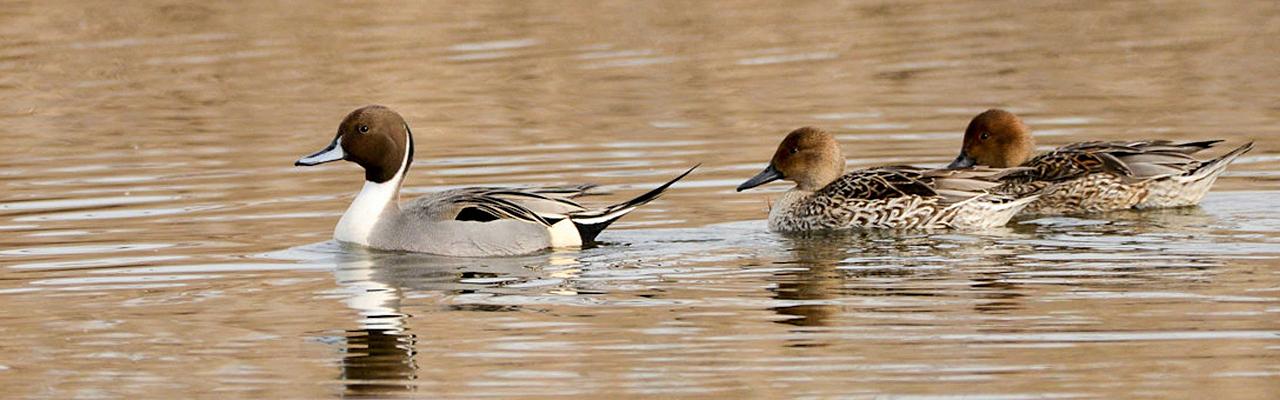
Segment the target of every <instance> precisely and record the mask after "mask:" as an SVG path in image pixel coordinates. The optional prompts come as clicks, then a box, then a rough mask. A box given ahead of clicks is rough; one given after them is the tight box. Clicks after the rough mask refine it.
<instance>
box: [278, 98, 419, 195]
mask: <svg viewBox="0 0 1280 400" xmlns="http://www.w3.org/2000/svg"><path fill="white" fill-rule="evenodd" d="M338 160H347V161H351V162H353V163H356V164H358V165H360V166H361V167H363V168H364V179H365V180H366V181H369V182H374V183H383V182H386V181H389V180H391V179H392V178H394V177H395V176H396V174H397V173H401V172H402V170H405V171H407V170H408V169H409V164H410V163H411V162H412V161H413V136H412V133H410V132H409V124H407V123H405V122H404V118H402V117H400V114H397V113H396V112H395V111H391V109H390V108H386V107H383V106H377V105H373V106H365V107H361V108H359V109H356V110H355V111H352V112H351V113H350V114H347V117H346V118H343V119H342V123H341V124H338V134H337V135H335V136H334V137H333V141H332V142H330V143H329V146H328V147H325V148H324V149H323V150H320V151H318V152H315V153H314V154H311V155H309V156H306V157H303V158H301V159H299V160H298V161H296V162H294V163H293V164H294V165H299V166H312V165H319V164H324V163H327V162H331V161H338ZM401 176H403V175H401Z"/></svg>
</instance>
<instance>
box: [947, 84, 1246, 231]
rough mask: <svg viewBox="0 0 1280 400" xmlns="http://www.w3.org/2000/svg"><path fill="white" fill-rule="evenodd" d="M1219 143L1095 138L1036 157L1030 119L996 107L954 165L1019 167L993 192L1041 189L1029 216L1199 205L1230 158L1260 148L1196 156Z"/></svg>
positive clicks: (976, 126) (974, 128) (971, 133)
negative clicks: (1024, 120) (1026, 121)
mask: <svg viewBox="0 0 1280 400" xmlns="http://www.w3.org/2000/svg"><path fill="white" fill-rule="evenodd" d="M1218 142H1220V140H1202V141H1191V142H1183V143H1177V142H1172V141H1169V140H1161V139H1154V140H1120V141H1087V142H1077V143H1072V144H1068V145H1065V146H1061V147H1058V148H1055V149H1053V150H1050V151H1048V152H1045V153H1043V154H1039V155H1036V156H1035V157H1034V158H1033V157H1032V153H1033V151H1034V148H1035V143H1034V141H1033V140H1032V138H1031V133H1030V131H1029V130H1028V129H1027V126H1026V125H1025V124H1023V123H1022V120H1020V119H1018V117H1017V116H1016V115H1013V113H1010V112H1008V111H1004V110H999V109H992V110H987V111H986V112H983V113H981V114H978V116H976V117H974V118H973V120H972V121H970V122H969V126H968V128H967V129H965V133H964V142H963V144H962V148H961V150H960V155H959V156H957V157H956V159H955V161H953V162H952V163H951V165H949V166H948V167H949V168H953V169H964V168H968V167H972V166H978V165H980V166H986V167H994V168H1012V169H1011V170H1009V172H1008V173H1007V174H1004V175H1002V178H1001V181H1002V182H1003V183H1002V184H1001V185H1000V186H998V187H995V188H993V189H992V191H994V192H998V193H1004V194H1028V193H1039V194H1040V198H1039V200H1037V201H1036V202H1034V203H1032V204H1031V205H1029V206H1027V208H1026V209H1024V212H1025V213H1027V214H1040V215H1043V214H1080V213H1096V212H1106V211H1114V210H1123V209H1129V208H1162V207H1182V206H1189V205H1194V204H1196V203H1199V202H1200V199H1201V198H1202V197H1204V195H1205V193H1207V192H1208V191H1209V187H1210V186H1211V185H1213V182H1214V181H1215V180H1216V179H1217V177H1218V175H1219V174H1221V173H1222V171H1224V170H1225V169H1226V166H1227V164H1229V163H1231V161H1232V160H1234V159H1235V158H1236V157H1238V156H1239V155H1241V154H1244V153H1245V152H1248V151H1249V149H1251V148H1253V145H1252V143H1246V144H1245V145H1243V146H1241V147H1239V148H1236V149H1235V150H1233V151H1231V152H1229V153H1227V154H1226V155H1224V156H1221V157H1219V158H1217V159H1212V160H1198V159H1196V158H1194V157H1192V156H1191V155H1192V154H1194V153H1196V152H1199V151H1202V150H1205V149H1208V148H1210V147H1212V146H1213V145H1215V144H1217V143H1218ZM1014 167H1018V168H1014Z"/></svg>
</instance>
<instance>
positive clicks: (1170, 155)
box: [1008, 140, 1221, 181]
mask: <svg viewBox="0 0 1280 400" xmlns="http://www.w3.org/2000/svg"><path fill="white" fill-rule="evenodd" d="M1219 142H1221V141H1220V140H1206V141H1198V142H1184V143H1175V142H1171V141H1168V140H1141V141H1112V142H1080V143H1073V144H1070V145H1066V146H1063V147H1059V148H1057V149H1055V150H1054V151H1051V152H1048V153H1045V154H1041V155H1039V156H1036V157H1035V158H1033V159H1031V160H1030V161H1028V162H1027V163H1026V164H1025V166H1027V167H1030V168H1031V169H1030V170H1029V171H1028V172H1025V173H1021V174H1015V175H1010V176H1009V177H1008V179H1010V180H1022V181H1031V180H1038V181H1063V180H1069V179H1075V178H1079V177H1082V176H1085V175H1088V174H1094V173H1101V172H1109V173H1112V174H1115V175H1117V176H1120V177H1121V178H1124V179H1127V180H1135V181H1141V180H1149V179H1156V178H1162V177H1167V176H1174V175H1181V174H1186V173H1189V172H1190V171H1194V170H1195V169H1196V168H1199V166H1200V161H1198V160H1196V159H1195V158H1193V157H1191V154H1195V153H1196V152H1199V151H1201V150H1204V149H1207V148H1210V147H1213V146H1214V145H1215V144H1217V143H1219Z"/></svg>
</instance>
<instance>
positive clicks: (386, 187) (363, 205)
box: [333, 126, 413, 246]
mask: <svg viewBox="0 0 1280 400" xmlns="http://www.w3.org/2000/svg"><path fill="white" fill-rule="evenodd" d="M405 128H406V130H405V132H406V133H407V132H408V127H407V126H406V127H405ZM407 143H408V145H407V146H405V150H404V156H403V157H402V158H401V160H400V169H399V170H398V171H396V174H395V175H394V176H392V177H391V179H389V180H387V181H385V182H374V181H364V187H363V188H361V189H360V193H359V194H357V195H356V198H355V200H352V201H351V206H350V207H347V212H345V213H343V214H342V218H341V219H339V220H338V226H337V227H336V228H334V229H333V238H334V239H337V240H339V241H343V242H348V243H355V244H359V245H364V246H369V242H370V239H371V238H372V236H373V233H374V228H375V227H376V226H377V225H378V223H379V222H382V221H391V220H393V219H395V218H396V217H397V215H398V214H399V213H400V184H401V183H403V182H404V175H405V173H406V172H408V171H409V163H410V162H412V160H413V135H412V134H409V138H408V141H407Z"/></svg>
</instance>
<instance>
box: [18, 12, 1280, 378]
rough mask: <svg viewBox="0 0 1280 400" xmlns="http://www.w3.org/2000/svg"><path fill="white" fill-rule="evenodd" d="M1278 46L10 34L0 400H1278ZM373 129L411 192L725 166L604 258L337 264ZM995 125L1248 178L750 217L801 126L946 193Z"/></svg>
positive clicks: (233, 30)
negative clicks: (865, 215) (944, 223)
mask: <svg viewBox="0 0 1280 400" xmlns="http://www.w3.org/2000/svg"><path fill="white" fill-rule="evenodd" d="M1277 38H1280V5H1278V3H1276V2H1274V1H1257V2H1234V3H1230V4H1223V3H1221V2H1191V1H1169V2H1154V3H1148V2H1142V3H1132V4H1112V3H1109V2H1099V3H1097V4H1094V3H1088V2H1074V1H1068V2H1035V3H1033V4H1028V3H1023V2H1003V3H991V2H973V3H969V2H955V1H938V2H928V1H926V2H847V3H825V2H670V3H667V2H634V3H632V2H600V3H587V2H510V3H494V2H462V3H459V2H433V3H411V4H398V3H367V2H359V3H335V4H318V3H313V2H279V3H274V4H260V2H234V3H227V4H220V3H214V4H200V3H191V4H184V3H176V2H153V3H152V4H143V3H142V2H128V3H123V2H106V1H102V2H98V1H74V2H54V3H49V2H27V1H3V2H0V97H3V98H4V101H0V132H3V137H4V138H5V140H4V142H3V145H2V146H0V148H3V149H4V151H5V153H6V156H5V157H2V158H0V188H3V189H2V190H0V340H2V341H0V348H2V349H3V351H0V387H3V388H4V389H5V391H4V394H3V395H2V396H3V397H10V396H12V397H16V398H69V397H77V398H190V397H202V398H203V397H207V398H223V397H250V398H325V397H361V396H369V397H396V396H412V397H448V398H472V397H517V396H522V395H524V396H538V397H588V398H605V397H608V398H621V397H642V396H679V397H685V396H689V397H708V398H753V397H754V398H766V397H831V396H845V397H854V398H858V397H876V396H882V395H897V396H901V397H904V398H950V397H952V396H956V397H966V398H1115V397H1156V398H1164V397H1186V398H1209V397H1212V398H1258V399H1264V398H1272V399H1274V398H1280V261H1277V257H1278V256H1280V217H1277V210H1278V207H1280V206H1277V204H1280V141H1277V140H1276V139H1275V138H1276V135H1277V133H1280V79H1277V76H1276V72H1277V71H1280V56H1278V55H1280V40H1278V39H1277ZM369 103H379V104H385V105H388V106H390V107H392V108H394V109H396V110H398V111H400V112H401V113H402V114H404V115H405V116H406V118H407V119H408V120H409V123H410V124H411V125H412V126H413V127H414V131H415V133H416V134H417V135H418V142H419V149H418V161H417V162H416V164H415V165H416V167H415V169H414V170H413V174H411V175H410V176H409V178H408V181H407V183H406V187H407V188H409V189H410V191H411V193H423V192H428V191H432V190H437V189H440V188H445V187H453V186H458V185H479V184H484V185H490V184H512V185H521V184H560V183H575V182H595V183H600V184H603V185H604V187H605V188H606V189H608V190H610V191H612V192H614V194H613V195H610V196H606V197H600V198H595V199H592V200H593V201H598V202H599V203H605V202H609V201H616V200H619V199H622V198H625V197H627V196H631V195H634V194H636V193H637V192H638V191H640V190H642V189H644V188H647V187H651V186H653V185H656V184H658V183H659V182H661V181H663V180H665V179H667V178H668V177H670V176H673V175H675V174H676V173H678V172H679V171H681V170H682V169H684V168H687V167H688V166H690V165H692V164H694V163H699V162H701V163H703V166H702V168H700V169H699V170H698V171H697V172H696V173H695V174H694V175H692V176H690V177H689V178H688V179H687V180H686V181H685V182H683V183H681V184H680V185H678V186H677V187H676V188H675V189H674V190H673V191H672V192H670V193H669V194H668V195H667V196H666V197H664V198H663V199H662V200H660V201H658V202H656V203H654V204H651V205H650V206H648V207H646V208H644V209H642V210H640V211H638V212H636V213H635V214H633V215H632V216H630V217H628V218H627V219H625V220H624V221H623V223H620V224H618V226H617V228H615V229H612V230H610V231H607V232H606V233H605V234H604V235H603V236H602V239H603V240H604V241H606V242H607V244H606V245H605V246H602V247H598V248H593V249H588V250H583V251H567V252H556V253H552V254H544V255H537V256H530V257H522V258H512V259H494V260H456V259H441V258H436V257H428V256H412V255H396V254H373V253H366V252H361V251H356V250H351V249H342V248H340V247H339V246H337V245H335V244H334V243H332V242H330V241H328V239H329V237H330V235H331V232H332V228H333V225H334V224H335V222H336V219H337V216H338V215H339V214H340V213H341V212H342V211H343V210H344V209H345V207H346V204H347V202H349V201H350V198H351V194H352V193H353V192H355V191H356V190H357V189H358V187H359V185H360V178H359V176H360V174H359V173H358V171H357V169H356V167H354V166H352V165H330V166H325V167H317V168H308V169H304V168H294V167H292V166H291V163H292V162H293V160H295V159H296V158H297V157H298V156H301V155H303V154H305V153H308V152H310V151H313V150H316V149H319V148H320V147H322V146H323V145H324V144H326V143H327V141H328V140H329V139H330V138H331V136H332V132H333V131H334V129H335V127H336V126H337V123H338V121H339V120H340V119H341V118H342V116H343V115H344V114H345V113H346V112H347V111H349V110H351V109H353V108H355V107H358V106H361V105H365V104H369ZM996 106H999V107H1007V108H1009V109H1012V110H1014V111H1016V112H1019V113H1020V114H1022V115H1023V116H1024V117H1025V119H1026V120H1027V122H1028V123H1029V124H1030V125H1031V126H1032V128H1033V129H1035V130H1036V131H1037V134H1038V137H1039V138H1040V143H1041V144H1042V145H1044V146H1052V145H1058V144H1063V143H1068V142H1071V141H1076V140H1083V139H1118V138H1136V137H1152V138H1170V139H1203V138H1222V139H1227V140H1228V143H1229V145H1232V146H1234V145H1236V144H1239V143H1243V142H1244V141H1247V140H1257V141H1258V148H1257V149H1255V150H1254V151H1253V152H1251V153H1249V154H1248V155H1247V156H1246V157H1243V158H1242V159H1241V160H1239V162H1238V163H1237V165H1235V166H1233V167H1232V169H1231V170H1230V171H1229V172H1228V174H1227V175H1226V176H1225V177H1224V178H1223V179H1221V180H1220V181H1219V183H1218V185H1217V186H1216V187H1215V191H1214V193H1212V194H1211V195H1210V196H1209V197H1208V198H1207V199H1206V200H1205V202H1204V204H1203V205H1202V206H1201V207H1198V208H1191V209H1182V210H1169V211H1155V212H1146V213H1129V212H1125V213H1115V214H1111V215H1100V216H1093V217H1089V218H1043V219H1035V220H1030V221H1019V222H1017V223H1014V224H1011V225H1010V226H1009V227H1008V228H1007V229H1002V230H998V231H993V232H987V233H983V234H941V233H935V234H901V233H899V234H887V233H880V234H876V233H867V234H860V235H850V236H841V237H812V238H803V237H784V236H779V235H775V234H771V233H768V232H766V230H765V226H764V223H763V221H762V219H763V218H764V216H765V212H766V211H765V210H766V204H767V203H766V201H767V199H769V198H770V197H773V196H775V195H776V194H777V193H778V192H779V191H780V190H783V189H784V185H781V184H775V185H772V186H769V187H768V188H766V190H761V191H758V192H749V193H742V194H738V193H733V191H732V188H733V186H734V185H736V184H737V183H739V182H741V181H742V180H745V179H746V178H748V177H749V176H751V175H752V174H753V173H755V172H756V171H758V170H759V168H761V167H762V166H763V165H764V163H765V162H766V159H767V157H768V156H769V155H770V153H771V151H772V148H773V146H774V145H775V144H776V141H777V140H778V139H780V137H781V136H782V134H784V133H785V132H786V131H788V130H790V129H792V128H796V127H799V126H803V125H816V126H821V127H824V128H827V129H829V130H831V131H833V132H836V133H837V134H838V135H839V138H840V139H841V141H842V142H843V145H844V148H845V152H846V153H847V154H848V156H849V157H850V163H851V165H854V166H868V165H874V164H879V163H912V164H926V165H928V164H932V165H938V164H942V163H944V162H946V161H948V160H950V158H951V157H953V156H954V154H955V152H956V147H957V146H958V143H959V140H960V138H959V136H960V132H961V131H962V129H963V128H964V125H965V124H966V123H967V122H968V119H969V118H970V117H971V116H972V115H974V114H976V113H978V112H980V111H982V110H983V109H986V108H989V107H996ZM1221 151H1222V150H1218V152H1221Z"/></svg>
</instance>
